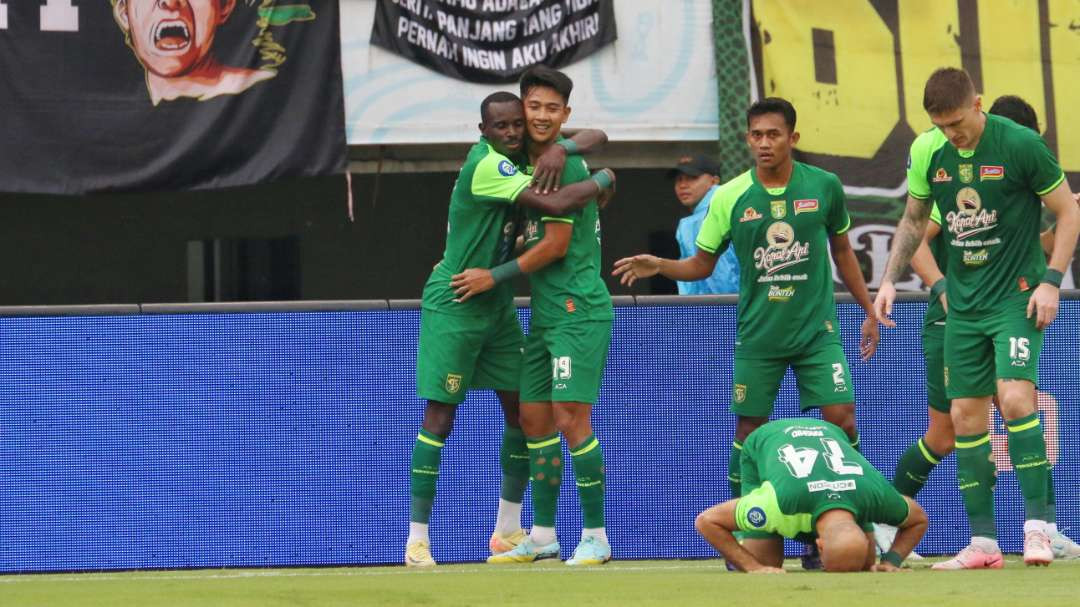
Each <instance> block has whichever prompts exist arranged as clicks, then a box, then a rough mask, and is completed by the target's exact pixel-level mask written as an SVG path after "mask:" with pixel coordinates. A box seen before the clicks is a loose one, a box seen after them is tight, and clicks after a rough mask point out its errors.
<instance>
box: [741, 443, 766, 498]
mask: <svg viewBox="0 0 1080 607" xmlns="http://www.w3.org/2000/svg"><path fill="white" fill-rule="evenodd" d="M738 449H739V474H741V475H742V479H741V481H742V493H743V495H746V494H747V493H750V492H752V491H753V490H755V489H757V488H758V487H760V486H761V475H760V474H758V469H757V462H755V461H754V457H753V455H752V451H750V450H747V449H746V445H743V446H742V447H740V448H738Z"/></svg>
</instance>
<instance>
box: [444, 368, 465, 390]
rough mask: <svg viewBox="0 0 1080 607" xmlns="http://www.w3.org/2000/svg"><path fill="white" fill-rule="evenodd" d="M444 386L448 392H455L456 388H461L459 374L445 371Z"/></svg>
mask: <svg viewBox="0 0 1080 607" xmlns="http://www.w3.org/2000/svg"><path fill="white" fill-rule="evenodd" d="M445 387H446V391H447V392H449V393H450V394H457V393H458V390H461V376H460V375H458V374H457V373H447V374H446V386H445Z"/></svg>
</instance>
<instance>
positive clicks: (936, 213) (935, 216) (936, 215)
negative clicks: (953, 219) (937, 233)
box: [930, 202, 941, 225]
mask: <svg viewBox="0 0 1080 607" xmlns="http://www.w3.org/2000/svg"><path fill="white" fill-rule="evenodd" d="M930 221H932V222H934V223H936V224H938V225H941V209H939V208H938V206H937V203H936V202H935V203H934V205H933V206H932V207H930Z"/></svg>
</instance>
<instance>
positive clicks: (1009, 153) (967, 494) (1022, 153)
mask: <svg viewBox="0 0 1080 607" xmlns="http://www.w3.org/2000/svg"><path fill="white" fill-rule="evenodd" d="M923 107H924V108H925V109H926V111H927V113H928V114H929V116H930V120H931V122H933V123H934V126H935V128H934V129H932V130H929V131H927V132H925V133H923V134H921V135H919V137H917V138H916V139H915V142H914V143H912V145H911V155H910V157H909V168H908V199H907V207H906V209H905V212H904V217H903V218H902V219H901V220H900V224H899V225H898V226H897V229H896V234H895V236H894V238H893V245H892V254H891V255H890V258H889V264H888V266H887V268H886V272H885V278H884V280H883V281H882V284H881V289H880V290H879V291H878V295H877V299H876V300H875V302H874V305H875V308H876V310H877V311H878V314H879V315H880V316H881V317H882V318H883V319H884V321H885V322H886V324H887V325H889V326H895V323H893V322H892V321H891V320H889V319H888V318H887V315H888V314H889V313H890V312H891V311H892V303H893V301H894V299H895V296H896V287H895V286H894V282H895V280H896V279H897V277H898V276H899V274H900V272H901V271H902V270H903V269H904V268H905V267H906V266H907V264H908V262H909V261H910V260H911V257H912V254H913V253H914V251H915V250H916V248H917V247H918V245H919V243H920V242H921V241H922V238H923V234H924V233H925V231H926V223H927V218H928V216H929V214H930V211H931V207H932V204H936V205H937V206H938V208H939V209H940V213H941V218H942V219H943V220H944V222H943V224H942V227H943V228H944V232H945V238H946V239H947V244H948V246H949V252H948V254H947V263H946V266H947V272H946V273H947V274H948V277H949V278H948V283H947V285H946V290H945V294H946V298H947V302H948V307H949V309H948V321H947V323H946V325H945V346H944V347H945V350H944V352H945V355H944V358H945V361H944V374H943V375H944V377H943V379H944V383H945V391H946V396H947V397H948V398H949V399H950V400H951V401H952V403H951V411H950V416H951V419H952V423H953V428H954V430H955V432H956V443H955V447H956V468H957V481H958V484H959V486H960V490H961V493H962V494H963V498H964V509H965V511H966V513H967V516H968V522H969V524H970V527H971V534H972V538H971V544H970V545H969V546H968V547H966V548H965V549H964V550H962V551H961V552H960V553H959V554H958V555H957V556H956V558H954V559H951V560H949V561H945V562H943V563H938V564H937V565H935V568H936V569H982V568H1000V567H1002V566H1003V560H1002V557H1001V551H1000V550H999V548H998V545H997V528H996V524H995V520H994V497H993V487H994V479H995V474H996V470H995V468H994V464H993V460H992V458H991V447H990V436H989V434H988V432H987V426H988V424H989V409H990V402H991V399H992V397H993V396H994V395H995V394H996V396H997V401H998V404H999V406H1000V408H1001V414H1002V417H1003V418H1004V419H1005V426H1006V428H1007V429H1008V435H1009V456H1010V459H1011V460H1012V462H1013V467H1014V469H1015V470H1016V475H1017V480H1018V481H1019V484H1020V490H1021V493H1022V494H1023V496H1024V507H1025V514H1026V519H1027V520H1026V522H1025V523H1024V562H1025V563H1027V564H1028V565H1048V564H1050V563H1051V562H1052V561H1053V558H1054V553H1053V549H1052V548H1051V545H1050V537H1049V534H1050V531H1051V529H1050V528H1049V527H1048V522H1049V521H1050V519H1051V518H1052V512H1051V507H1050V500H1049V495H1048V487H1049V484H1050V471H1049V462H1048V461H1047V458H1046V442H1045V440H1044V437H1043V430H1042V425H1041V423H1040V421H1039V414H1038V410H1037V408H1036V400H1035V383H1036V382H1037V381H1038V360H1039V353H1040V351H1041V349H1042V341H1043V330H1044V329H1045V328H1046V326H1047V325H1049V324H1050V323H1051V322H1052V321H1053V320H1054V318H1055V316H1056V315H1057V309H1058V299H1059V292H1058V291H1059V287H1060V284H1061V278H1062V276H1063V272H1064V271H1065V269H1066V268H1067V267H1068V264H1069V261H1070V259H1071V258H1072V254H1073V250H1074V249H1075V248H1076V240H1077V234H1078V233H1080V209H1078V208H1077V205H1076V204H1075V203H1074V202H1073V197H1072V193H1071V192H1070V191H1069V184H1068V182H1067V181H1066V180H1065V174H1064V172H1063V171H1062V170H1061V167H1060V166H1059V165H1058V162H1057V159H1055V158H1054V155H1053V153H1052V152H1051V151H1050V149H1049V148H1048V147H1047V145H1046V142H1044V141H1043V140H1042V138H1041V137H1039V135H1038V133H1036V132H1034V131H1032V130H1031V129H1029V128H1026V127H1023V126H1020V125H1018V124H1016V123H1014V122H1012V121H1011V120H1008V119H1004V118H1001V117H998V116H993V115H987V114H984V113H983V112H982V100H981V98H980V97H979V96H978V95H977V94H976V93H975V86H974V85H973V84H972V82H971V78H970V77H969V76H968V74H967V72H964V71H963V70H960V69H956V68H941V69H939V70H937V71H935V72H934V73H933V74H932V75H931V76H930V78H929V80H928V81H927V83H926V87H925V89H924V92H923ZM1040 199H1041V200H1042V202H1043V204H1045V205H1046V207H1047V208H1048V209H1050V211H1051V212H1052V213H1054V214H1055V215H1056V216H1057V220H1058V225H1057V228H1056V236H1055V242H1054V248H1053V252H1052V253H1051V255H1050V262H1049V264H1047V262H1046V258H1045V257H1044V255H1043V251H1042V249H1041V246H1040V241H1039V221H1040V212H1041V209H1040V206H1039V200H1040Z"/></svg>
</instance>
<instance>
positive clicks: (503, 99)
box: [480, 91, 521, 124]
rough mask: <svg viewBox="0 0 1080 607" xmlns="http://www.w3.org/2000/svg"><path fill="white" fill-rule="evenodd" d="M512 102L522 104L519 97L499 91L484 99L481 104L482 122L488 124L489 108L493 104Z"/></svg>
mask: <svg viewBox="0 0 1080 607" xmlns="http://www.w3.org/2000/svg"><path fill="white" fill-rule="evenodd" d="M511 101H514V102H517V103H519V104H520V103H521V99H520V98H519V97H518V96H517V95H515V94H513V93H511V92H508V91H499V92H497V93H492V94H490V95H488V96H487V97H484V100H483V101H481V102H480V122H482V123H484V124H487V121H488V107H489V106H491V104H492V103H509V102H511Z"/></svg>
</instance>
